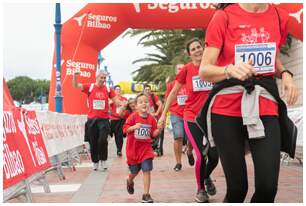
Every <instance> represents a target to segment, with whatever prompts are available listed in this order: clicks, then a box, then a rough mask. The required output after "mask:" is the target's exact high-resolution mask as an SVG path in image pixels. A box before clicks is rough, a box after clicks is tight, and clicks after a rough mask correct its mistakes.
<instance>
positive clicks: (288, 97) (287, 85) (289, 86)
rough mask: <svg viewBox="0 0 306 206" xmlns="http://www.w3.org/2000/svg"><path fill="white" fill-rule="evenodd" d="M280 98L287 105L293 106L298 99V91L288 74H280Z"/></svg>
mask: <svg viewBox="0 0 306 206" xmlns="http://www.w3.org/2000/svg"><path fill="white" fill-rule="evenodd" d="M281 96H282V97H283V98H284V99H285V101H286V102H287V103H288V105H293V104H294V103H296V101H297V99H298V89H297V87H296V85H295V83H294V81H293V77H292V76H291V75H290V74H288V73H283V74H282V81H281Z"/></svg>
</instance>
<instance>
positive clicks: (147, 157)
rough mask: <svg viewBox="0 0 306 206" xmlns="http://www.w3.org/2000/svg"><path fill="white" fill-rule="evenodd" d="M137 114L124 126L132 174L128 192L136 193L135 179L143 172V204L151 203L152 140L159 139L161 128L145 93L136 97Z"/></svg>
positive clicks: (129, 118) (127, 155)
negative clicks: (158, 126)
mask: <svg viewBox="0 0 306 206" xmlns="http://www.w3.org/2000/svg"><path fill="white" fill-rule="evenodd" d="M135 102H136V112H134V113H132V114H131V115H130V116H129V117H128V119H127V120H126V122H125V125H124V126H123V131H124V133H127V135H128V136H127V141H126V158H127V163H128V165H129V170H130V174H129V175H128V178H127V191H128V193H129V194H133V193H134V182H133V180H134V178H135V177H136V176H137V174H138V172H139V171H140V170H142V172H143V176H144V194H143V196H142V202H144V203H151V202H153V199H152V198H151V196H150V194H149V190H150V181H151V171H152V169H153V158H154V152H153V149H152V146H151V142H152V138H154V137H157V136H158V135H159V133H160V131H161V128H157V124H156V120H155V118H154V117H153V116H152V115H150V114H149V107H150V106H149V98H148V97H147V96H146V95H144V94H143V93H141V94H139V95H138V96H137V97H136V100H135Z"/></svg>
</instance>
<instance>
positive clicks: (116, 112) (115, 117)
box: [110, 95, 127, 120]
mask: <svg viewBox="0 0 306 206" xmlns="http://www.w3.org/2000/svg"><path fill="white" fill-rule="evenodd" d="M117 96H118V99H119V101H121V102H125V103H126V102H127V98H125V97H123V96H121V95H117ZM110 107H111V117H110V118H111V119H112V120H119V119H120V118H121V117H120V115H119V110H120V108H119V107H117V106H116V104H115V102H112V103H111V104H110Z"/></svg>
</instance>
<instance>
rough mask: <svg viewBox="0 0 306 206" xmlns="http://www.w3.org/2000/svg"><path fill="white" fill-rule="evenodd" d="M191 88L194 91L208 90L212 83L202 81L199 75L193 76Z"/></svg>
mask: <svg viewBox="0 0 306 206" xmlns="http://www.w3.org/2000/svg"><path fill="white" fill-rule="evenodd" d="M192 88H193V91H194V92H200V91H209V90H211V89H212V88H213V83H211V82H206V81H203V80H202V79H201V78H200V76H193V77H192Z"/></svg>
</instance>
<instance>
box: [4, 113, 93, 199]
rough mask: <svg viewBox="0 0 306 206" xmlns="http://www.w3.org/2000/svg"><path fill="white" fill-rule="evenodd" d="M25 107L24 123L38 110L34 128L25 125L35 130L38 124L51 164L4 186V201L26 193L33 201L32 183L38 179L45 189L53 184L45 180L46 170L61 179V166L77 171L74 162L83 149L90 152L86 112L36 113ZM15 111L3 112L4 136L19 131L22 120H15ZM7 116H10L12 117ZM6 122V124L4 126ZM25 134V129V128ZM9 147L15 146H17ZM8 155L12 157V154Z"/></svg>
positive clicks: (78, 160) (37, 130)
mask: <svg viewBox="0 0 306 206" xmlns="http://www.w3.org/2000/svg"><path fill="white" fill-rule="evenodd" d="M17 110H18V111H17V112H16V111H14V112H15V113H16V114H18V115H20V114H19V113H20V112H19V109H18V108H17ZM22 111H23V112H24V114H23V113H22V114H21V115H23V116H22V117H21V118H23V119H24V121H25V122H26V123H25V125H26V124H27V121H29V117H32V120H33V119H34V117H33V115H34V114H35V121H36V125H35V127H33V125H32V128H29V129H28V128H26V129H28V130H31V129H32V130H33V129H34V128H35V130H36V132H37V133H39V134H41V140H42V141H43V143H44V145H45V152H46V154H47V156H48V167H46V168H44V169H43V170H39V171H38V170H37V171H36V172H33V173H32V174H31V175H28V176H23V177H22V178H20V179H18V180H16V181H15V182H13V183H11V184H10V185H9V186H7V187H5V188H4V192H3V201H4V202H6V201H8V200H10V199H12V198H16V197H18V198H20V197H24V198H25V201H26V202H32V193H31V187H30V184H31V183H33V182H37V183H38V184H40V185H42V186H43V188H44V191H45V192H46V193H48V192H50V187H49V184H48V182H47V180H46V174H47V173H48V172H50V171H55V172H56V173H57V175H58V177H59V180H64V179H65V175H64V172H63V168H62V167H63V166H68V167H69V168H71V169H72V170H73V171H74V170H75V163H80V162H81V158H80V153H85V154H87V155H88V151H87V150H86V148H85V147H84V125H85V121H86V119H87V117H86V116H85V115H68V114H59V113H54V112H39V111H36V113H35V112H34V111H26V110H22ZM14 112H11V114H7V112H6V115H4V130H5V131H4V134H5V135H4V136H5V137H10V136H9V135H10V133H12V131H13V132H15V133H16V132H18V131H17V130H18V129H16V128H18V127H17V126H16V125H17V124H18V123H19V122H18V121H16V120H17V119H18V118H17V119H13V114H15V113H14ZM4 113H5V112H4ZM16 114H15V115H16ZM8 117H11V119H9V118H8ZM33 121H34V120H33ZM15 123H16V124H15ZM32 123H33V122H32ZM6 126H7V128H5V127H6ZM8 126H10V127H8ZM15 130H16V131H15ZM28 130H27V131H28ZM32 132H33V131H32ZM21 133H22V132H21ZM23 134H25V133H24V132H23ZM27 138H28V139H30V137H29V134H27ZM12 139H14V138H5V139H4V140H12ZM5 143H7V142H6V141H4V145H5ZM10 145H12V144H10ZM23 145H25V144H23ZM9 148H11V150H12V148H14V147H9ZM14 151H15V150H14ZM20 154H21V155H20V156H22V157H29V156H30V155H24V154H23V153H22V152H20ZM8 156H9V157H11V156H12V155H11V156H10V155H8ZM7 165H8V164H7ZM4 168H5V165H4Z"/></svg>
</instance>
